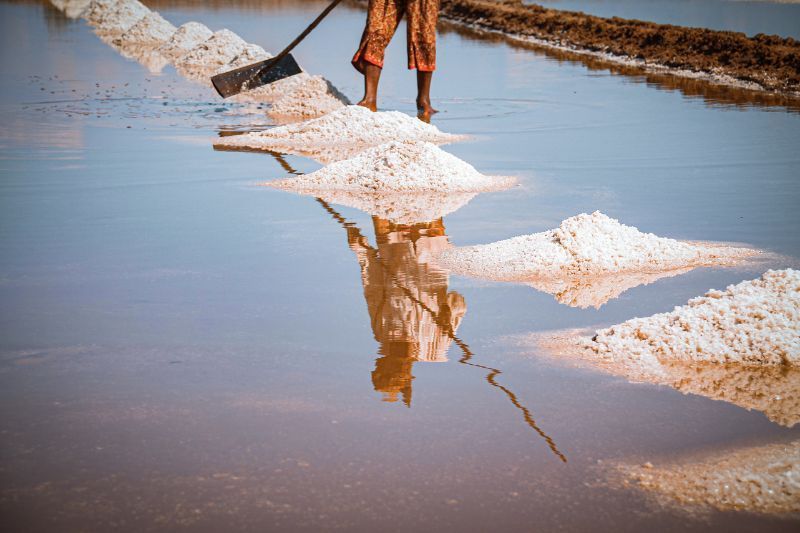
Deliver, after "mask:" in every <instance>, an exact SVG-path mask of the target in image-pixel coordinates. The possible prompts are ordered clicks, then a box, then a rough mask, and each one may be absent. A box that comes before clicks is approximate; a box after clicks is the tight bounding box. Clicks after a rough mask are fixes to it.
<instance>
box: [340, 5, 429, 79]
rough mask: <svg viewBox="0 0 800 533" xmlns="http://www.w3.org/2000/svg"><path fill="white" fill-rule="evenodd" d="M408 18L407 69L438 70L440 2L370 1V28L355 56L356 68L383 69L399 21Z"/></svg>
mask: <svg viewBox="0 0 800 533" xmlns="http://www.w3.org/2000/svg"><path fill="white" fill-rule="evenodd" d="M403 15H405V16H406V26H407V27H408V32H407V33H408V34H407V36H406V39H407V46H408V68H409V69H414V68H416V69H419V70H422V71H427V72H432V71H433V70H435V69H436V20H437V19H438V18H439V0H369V8H368V9H367V26H366V27H365V28H364V34H363V35H362V36H361V44H360V46H359V47H358V51H357V52H356V55H355V56H354V57H353V66H354V67H355V68H356V69H357V70H358V71H359V72H362V73H363V72H364V63H365V62H366V63H372V64H373V65H377V66H379V67H383V53H384V51H385V50H386V47H387V46H388V45H389V41H391V40H392V36H393V35H394V32H395V31H396V30H397V25H398V24H400V19H402V18H403Z"/></svg>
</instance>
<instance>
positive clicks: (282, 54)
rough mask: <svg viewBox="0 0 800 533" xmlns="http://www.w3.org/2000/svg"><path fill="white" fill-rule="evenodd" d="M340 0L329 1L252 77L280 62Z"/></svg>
mask: <svg viewBox="0 0 800 533" xmlns="http://www.w3.org/2000/svg"><path fill="white" fill-rule="evenodd" d="M341 1H342V0H333V2H331V3H330V4H329V5H328V7H326V8H325V9H324V10H323V11H322V13H320V14H319V16H317V18H315V19H314V21H313V22H312V23H311V24H309V25H308V27H307V28H306V29H305V30H303V32H302V33H301V34H300V35H298V36H297V37H296V38H295V40H294V41H292V42H291V43H289V46H287V47H286V48H284V49H283V50H282V51H281V52H280V53H279V54H278V55H276V56H275V57H273V58H272V59H270V62H269V64H268V65H266V66H265V67H264V68H262V69H261V70H259V71H258V72H257V73H256V74H255V75H254V76H253V77H254V78H257V77H259V76H260V75H262V74H264V73H265V72H267V71H268V70H269V69H271V68H272V67H274V66H275V65H277V64H278V63H280V62H281V59H283V58H284V57H286V56H288V55H289V52H291V51H292V50H294V49H295V47H296V46H297V45H298V44H300V43H301V42H302V41H303V39H305V38H306V37H307V36H308V34H309V33H311V32H312V31H314V28H316V27H317V26H319V23H320V22H322V19H324V18H325V17H327V16H328V13H330V12H331V11H333V8H335V7H336V6H338V5H339V4H340V3H341Z"/></svg>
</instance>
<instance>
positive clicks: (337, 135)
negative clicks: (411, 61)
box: [217, 106, 463, 163]
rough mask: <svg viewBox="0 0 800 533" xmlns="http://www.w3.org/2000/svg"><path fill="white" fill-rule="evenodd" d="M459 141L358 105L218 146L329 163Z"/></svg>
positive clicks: (394, 114) (412, 120)
mask: <svg viewBox="0 0 800 533" xmlns="http://www.w3.org/2000/svg"><path fill="white" fill-rule="evenodd" d="M461 139H463V137H462V136H458V135H451V134H448V133H442V132H441V131H439V129H438V128H437V127H436V126H432V125H430V124H426V123H425V122H422V121H421V120H418V119H416V118H413V117H410V116H409V115H406V114H405V113H400V112H399V111H381V112H377V113H373V112H371V111H370V110H368V109H366V108H364V107H361V106H347V107H343V108H341V109H338V110H336V111H333V112H331V113H329V114H327V115H325V116H322V117H319V118H316V119H312V120H308V121H306V122H301V123H298V124H290V125H286V126H279V127H276V128H272V129H269V130H266V131H261V132H253V133H248V134H245V135H236V136H232V137H225V138H223V139H220V140H219V141H218V142H217V144H218V145H219V146H227V147H232V148H239V149H252V150H274V151H279V152H284V153H292V154H299V155H305V156H309V157H313V158H314V159H317V160H318V161H320V162H322V163H328V162H331V161H339V160H342V159H346V158H348V157H351V156H353V155H354V154H357V153H359V152H361V151H363V150H364V149H366V148H369V147H374V146H378V145H380V144H383V143H387V142H389V141H406V140H409V141H411V140H416V141H428V142H432V143H436V144H445V143H449V142H455V141H458V140H461Z"/></svg>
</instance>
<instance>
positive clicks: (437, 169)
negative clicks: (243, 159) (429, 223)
mask: <svg viewBox="0 0 800 533" xmlns="http://www.w3.org/2000/svg"><path fill="white" fill-rule="evenodd" d="M323 118H324V117H323ZM515 182H516V180H515V179H514V178H510V177H498V176H484V175H483V174H481V173H479V172H478V171H476V170H475V169H474V168H473V167H472V166H471V165H469V164H468V163H466V162H464V161H462V160H460V159H458V158H457V157H455V156H453V155H450V154H448V153H447V152H445V151H443V150H441V149H440V148H439V147H437V146H436V145H434V144H431V143H429V142H425V141H403V142H397V141H392V142H388V143H386V144H381V145H380V146H375V147H373V148H369V149H367V150H365V151H363V152H361V153H360V154H358V155H357V156H355V157H353V158H352V159H346V160H344V161H337V162H335V163H331V164H330V165H328V166H327V167H324V168H321V169H320V170H317V171H315V172H312V173H310V174H304V175H302V176H297V177H295V178H290V179H283V180H277V181H273V182H269V183H265V184H264V185H268V186H270V187H276V188H279V189H286V190H300V191H302V190H309V189H315V190H320V191H322V190H339V191H376V192H391V193H397V192H405V193H415V192H426V193H427V192H438V193H445V192H461V193H465V192H471V193H475V192H482V191H490V190H501V189H506V188H508V187H511V186H512V185H513V184H514V183H515Z"/></svg>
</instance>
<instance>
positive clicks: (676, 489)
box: [610, 440, 800, 515]
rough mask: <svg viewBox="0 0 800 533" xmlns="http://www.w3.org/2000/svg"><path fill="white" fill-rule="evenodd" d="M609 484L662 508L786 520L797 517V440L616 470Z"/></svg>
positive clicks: (799, 464)
mask: <svg viewBox="0 0 800 533" xmlns="http://www.w3.org/2000/svg"><path fill="white" fill-rule="evenodd" d="M610 474H611V477H612V480H614V483H616V479H615V478H619V477H621V478H622V479H621V481H622V485H623V486H624V487H626V488H627V487H630V486H634V487H637V488H639V489H641V490H643V491H645V492H646V493H647V494H650V495H652V496H653V497H655V499H656V501H657V502H658V503H660V504H661V505H662V506H666V507H674V506H676V505H678V506H680V507H681V508H682V509H685V508H686V506H690V507H705V508H714V509H718V510H720V511H749V512H754V513H762V514H772V515H784V514H789V513H798V512H800V482H798V480H800V440H795V441H793V442H789V443H785V444H770V445H766V446H757V447H751V448H742V449H738V450H734V451H732V452H727V453H723V454H720V453H716V454H714V455H710V456H706V457H700V458H690V459H689V460H686V461H681V462H679V463H671V464H670V463H668V464H665V465H663V466H653V465H652V464H650V463H645V464H641V465H626V464H621V465H617V466H616V467H615V468H614V470H612V471H611V473H610Z"/></svg>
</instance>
